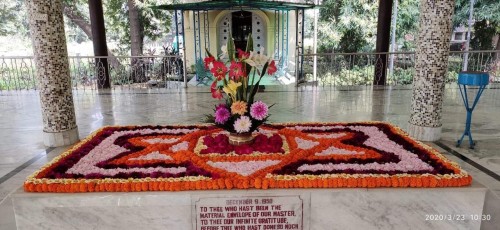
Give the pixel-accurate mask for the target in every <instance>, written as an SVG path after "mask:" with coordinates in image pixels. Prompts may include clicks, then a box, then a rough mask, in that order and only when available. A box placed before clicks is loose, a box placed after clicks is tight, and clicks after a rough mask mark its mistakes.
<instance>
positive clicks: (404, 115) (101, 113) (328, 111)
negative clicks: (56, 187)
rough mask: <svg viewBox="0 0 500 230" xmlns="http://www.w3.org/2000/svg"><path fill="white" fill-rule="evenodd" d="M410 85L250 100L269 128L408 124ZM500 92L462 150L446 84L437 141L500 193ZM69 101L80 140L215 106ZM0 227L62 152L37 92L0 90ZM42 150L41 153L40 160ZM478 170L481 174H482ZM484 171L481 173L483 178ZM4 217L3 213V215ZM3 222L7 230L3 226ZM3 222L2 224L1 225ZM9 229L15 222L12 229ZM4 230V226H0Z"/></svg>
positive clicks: (162, 97)
mask: <svg viewBox="0 0 500 230" xmlns="http://www.w3.org/2000/svg"><path fill="white" fill-rule="evenodd" d="M411 93H412V91H411V88H410V87H399V88H394V87H387V88H372V87H371V86H366V87H347V88H333V87H325V88H323V87H303V88H295V87H293V86H292V87H281V86H269V87H268V88H267V89H266V90H265V92H262V93H259V94H257V97H258V99H260V100H263V101H265V102H268V103H275V105H274V106H273V107H272V109H271V111H270V112H271V114H272V116H271V119H270V121H271V122H291V121H329V122H332V121H339V122H342V121H370V120H377V121H388V122H391V123H393V124H395V125H397V126H400V127H401V128H403V129H406V128H407V126H408V120H409V112H410V101H411ZM499 98H500V86H499V85H491V86H490V87H489V88H487V89H486V90H485V92H484V94H483V96H482V98H481V100H480V102H479V104H478V106H477V107H476V109H475V111H474V114H473V124H472V134H473V136H474V140H476V141H477V145H476V148H475V149H469V148H468V143H467V142H465V141H464V143H463V144H462V146H461V147H459V148H457V147H455V142H456V140H457V139H458V138H459V137H460V136H461V134H462V132H463V129H464V123H465V108H464V106H463V102H462V99H461V97H460V93H459V91H458V88H456V87H455V86H447V89H446V95H445V102H444V109H443V119H442V121H443V136H442V139H441V140H440V141H439V142H437V143H436V144H437V146H436V147H437V148H439V146H441V147H444V148H445V149H446V150H447V151H444V152H445V154H447V153H446V152H450V151H452V150H454V151H456V152H457V153H460V154H462V155H463V156H464V157H462V158H463V159H466V158H467V159H469V160H470V161H473V162H475V163H476V164H477V165H480V166H481V167H482V168H483V171H481V170H480V169H478V168H477V167H474V166H472V165H471V164H469V163H467V162H464V161H462V160H460V159H459V158H457V157H455V156H453V155H447V156H448V157H450V158H452V159H453V160H455V161H457V162H458V163H459V164H461V165H462V166H463V167H464V168H465V169H466V170H468V171H470V172H471V174H472V175H473V177H474V178H475V179H476V180H478V181H479V182H480V183H482V184H485V185H486V186H488V187H489V188H490V189H491V191H492V194H496V196H499V195H500V182H499V177H500V176H499V175H500V153H499V150H498V149H500V142H499V141H498V140H499V139H500V118H499V117H500V100H499ZM74 102H75V108H76V116H77V123H78V128H79V132H80V138H84V137H86V136H87V135H88V134H90V133H91V132H92V131H95V130H96V129H98V128H100V127H102V126H105V125H137V124H187V123H200V122H202V119H203V116H202V114H207V113H211V112H212V111H213V108H214V105H215V104H216V103H218V101H217V100H215V99H212V98H211V97H210V93H209V89H208V88H203V87H200V88H197V87H190V88H188V89H187V90H184V89H182V88H177V89H144V90H119V89H116V90H111V91H100V92H97V91H75V92H74ZM0 108H1V110H0V140H1V141H0V199H1V201H2V203H0V206H2V208H0V224H2V226H12V224H13V223H12V221H13V220H11V219H9V218H7V219H6V218H2V217H1V216H3V214H5V213H4V212H8V211H6V210H7V209H8V208H6V207H8V206H9V205H11V204H9V202H4V201H6V200H7V199H5V198H6V197H7V196H8V194H9V193H11V192H13V191H14V190H16V189H18V188H19V187H20V186H21V185H22V182H23V180H24V178H25V177H26V176H27V175H28V174H30V173H32V172H33V171H35V170H37V169H38V168H39V167H40V166H41V165H43V164H44V163H45V162H47V161H48V160H50V159H51V158H53V157H54V156H56V155H57V154H59V153H60V152H61V151H63V150H64V149H66V148H67V147H66V148H65V147H63V148H56V149H47V148H46V147H45V146H44V145H43V140H42V128H43V127H42V118H41V112H40V102H39V98H38V94H37V92H5V91H1V92H0ZM47 152H48V154H47ZM484 169H486V170H484ZM485 172H486V173H485ZM8 214H9V213H7V214H5V215H8ZM3 224H7V225H3ZM9 224H10V225H9ZM14 226H15V223H14ZM2 229H3V227H2ZM6 229H9V228H6Z"/></svg>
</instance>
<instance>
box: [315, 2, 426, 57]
mask: <svg viewBox="0 0 500 230" xmlns="http://www.w3.org/2000/svg"><path fill="white" fill-rule="evenodd" d="M377 10H378V1H377V0H325V1H323V5H322V8H321V9H320V18H319V39H318V42H319V44H320V52H332V51H335V52H346V53H352V52H372V51H373V50H375V40H376V33H377ZM418 16H419V0H399V8H398V16H397V17H398V18H397V25H396V27H397V29H396V40H397V44H398V47H400V48H401V49H403V50H413V49H414V48H415V45H414V43H415V41H414V39H411V38H414V37H415V36H416V34H417V32H418Z"/></svg>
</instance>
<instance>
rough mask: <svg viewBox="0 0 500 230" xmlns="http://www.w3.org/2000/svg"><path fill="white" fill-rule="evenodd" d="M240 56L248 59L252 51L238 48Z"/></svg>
mask: <svg viewBox="0 0 500 230" xmlns="http://www.w3.org/2000/svg"><path fill="white" fill-rule="evenodd" d="M238 56H239V57H240V60H243V59H247V58H249V57H250V53H248V52H245V51H243V50H241V49H238Z"/></svg>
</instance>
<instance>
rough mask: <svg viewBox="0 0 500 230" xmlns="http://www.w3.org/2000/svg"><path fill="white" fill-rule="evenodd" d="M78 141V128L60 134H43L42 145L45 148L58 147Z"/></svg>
mask: <svg viewBox="0 0 500 230" xmlns="http://www.w3.org/2000/svg"><path fill="white" fill-rule="evenodd" d="M77 141H79V138H78V127H76V128H74V129H70V130H66V131H62V132H57V133H49V132H45V131H44V132H43V144H44V145H45V146H47V147H60V146H65V145H71V144H74V143H76V142H77Z"/></svg>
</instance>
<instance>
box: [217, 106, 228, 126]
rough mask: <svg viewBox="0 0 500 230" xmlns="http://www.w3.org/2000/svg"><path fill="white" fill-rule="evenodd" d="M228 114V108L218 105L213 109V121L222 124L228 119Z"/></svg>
mask: <svg viewBox="0 0 500 230" xmlns="http://www.w3.org/2000/svg"><path fill="white" fill-rule="evenodd" d="M230 116H231V113H230V112H229V109H227V108H226V107H222V106H219V107H218V108H217V109H216V110H215V123H218V124H224V123H226V121H227V120H229V117H230Z"/></svg>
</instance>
